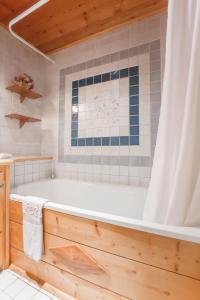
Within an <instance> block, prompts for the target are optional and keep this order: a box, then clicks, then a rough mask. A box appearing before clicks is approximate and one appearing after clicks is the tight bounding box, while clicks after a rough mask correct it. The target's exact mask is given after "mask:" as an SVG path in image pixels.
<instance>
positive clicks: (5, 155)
mask: <svg viewBox="0 0 200 300" xmlns="http://www.w3.org/2000/svg"><path fill="white" fill-rule="evenodd" d="M12 157H13V156H12V154H10V153H0V159H8V158H12Z"/></svg>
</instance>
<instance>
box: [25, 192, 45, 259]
mask: <svg viewBox="0 0 200 300" xmlns="http://www.w3.org/2000/svg"><path fill="white" fill-rule="evenodd" d="M47 201H48V200H46V199H42V198H38V197H32V196H24V197H22V207H23V245H24V253H25V255H26V256H28V257H30V258H32V259H33V260H35V261H40V259H41V256H42V254H43V221H42V208H43V206H44V204H45V202H47Z"/></svg>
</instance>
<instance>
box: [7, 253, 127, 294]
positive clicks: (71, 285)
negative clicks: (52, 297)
mask: <svg viewBox="0 0 200 300" xmlns="http://www.w3.org/2000/svg"><path fill="white" fill-rule="evenodd" d="M11 263H13V264H14V265H16V266H17V267H20V268H22V269H23V270H25V271H26V274H27V276H28V277H30V278H34V279H36V278H38V279H37V281H38V282H40V284H41V286H43V285H45V283H46V282H47V283H48V284H50V285H52V286H54V287H56V288H57V289H60V290H62V291H63V292H65V293H66V294H69V295H70V296H72V297H74V298H75V299H77V300H95V299H96V300H97V299H99V300H127V298H125V297H122V296H120V295H117V294H114V293H112V292H110V291H108V290H106V289H103V288H100V287H99V286H96V285H94V284H91V283H89V282H87V281H86V280H82V279H81V278H79V277H77V276H74V275H72V274H70V273H67V272H65V271H63V270H60V269H58V268H56V267H54V266H52V265H50V264H48V263H46V262H43V261H40V262H39V263H36V262H34V261H33V260H31V259H29V258H28V257H26V256H25V255H24V254H23V252H21V251H19V250H17V249H15V248H11Z"/></svg>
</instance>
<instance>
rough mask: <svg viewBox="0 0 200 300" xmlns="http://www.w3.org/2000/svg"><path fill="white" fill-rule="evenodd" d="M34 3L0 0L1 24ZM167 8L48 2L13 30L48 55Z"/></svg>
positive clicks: (140, 0)
mask: <svg viewBox="0 0 200 300" xmlns="http://www.w3.org/2000/svg"><path fill="white" fill-rule="evenodd" d="M33 2H35V1H25V0H23V1H22V0H21V1H11V0H9V1H8V3H7V2H6V3H7V4H6V5H5V1H1V0H0V8H3V9H4V10H3V13H2V17H1V19H0V22H2V23H4V25H6V24H7V22H8V21H9V20H11V19H12V18H13V17H14V16H15V15H16V14H17V12H18V13H19V12H20V10H22V7H28V6H29V5H30V6H31V4H32V3H33ZM17 3H18V4H17ZM166 8H167V0H109V1H108V0H73V1H66V0H51V1H49V2H48V3H47V4H45V5H44V6H43V7H41V8H39V9H38V10H37V11H36V12H34V13H32V14H31V15H29V16H27V17H26V18H25V19H23V20H21V21H20V22H19V23H17V24H16V25H15V26H14V27H13V28H14V30H15V31H16V33H18V34H19V35H21V36H22V37H23V38H24V39H26V40H27V41H29V42H30V43H31V44H33V45H34V46H36V47H37V48H39V49H40V50H42V51H44V52H46V53H48V52H52V51H55V50H58V49H61V48H63V47H66V46H68V45H71V44H74V43H77V42H78V41H80V40H83V39H85V38H88V37H90V36H94V35H97V34H99V33H102V32H105V31H108V30H111V29H113V28H115V27H117V26H120V25H121V24H124V23H128V22H131V21H135V20H141V19H143V18H145V17H147V16H151V15H154V14H157V13H159V12H161V11H163V10H166Z"/></svg>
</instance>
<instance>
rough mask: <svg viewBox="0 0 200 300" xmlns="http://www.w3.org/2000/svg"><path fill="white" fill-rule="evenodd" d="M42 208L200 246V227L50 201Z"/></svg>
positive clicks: (15, 197)
mask: <svg viewBox="0 0 200 300" xmlns="http://www.w3.org/2000/svg"><path fill="white" fill-rule="evenodd" d="M21 197H23V196H20V195H18V194H10V196H9V200H10V201H17V202H21V203H22V200H21V199H20V198H21ZM44 208H45V209H48V210H52V211H56V212H60V213H63V214H67V215H73V216H77V217H81V218H85V219H89V220H94V221H100V222H104V223H107V224H111V225H116V226H120V227H124V228H129V229H134V230H139V231H143V232H148V233H151V234H156V235H160V236H165V237H169V238H175V239H178V240H183V241H187V242H192V243H197V244H200V227H185V226H172V225H166V224H158V223H153V222H148V221H145V220H139V219H134V218H128V217H122V216H119V215H112V214H107V213H103V212H98V211H94V210H87V209H83V208H77V207H75V206H69V205H66V204H58V203H54V202H51V201H47V202H46V203H45V204H44Z"/></svg>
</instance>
